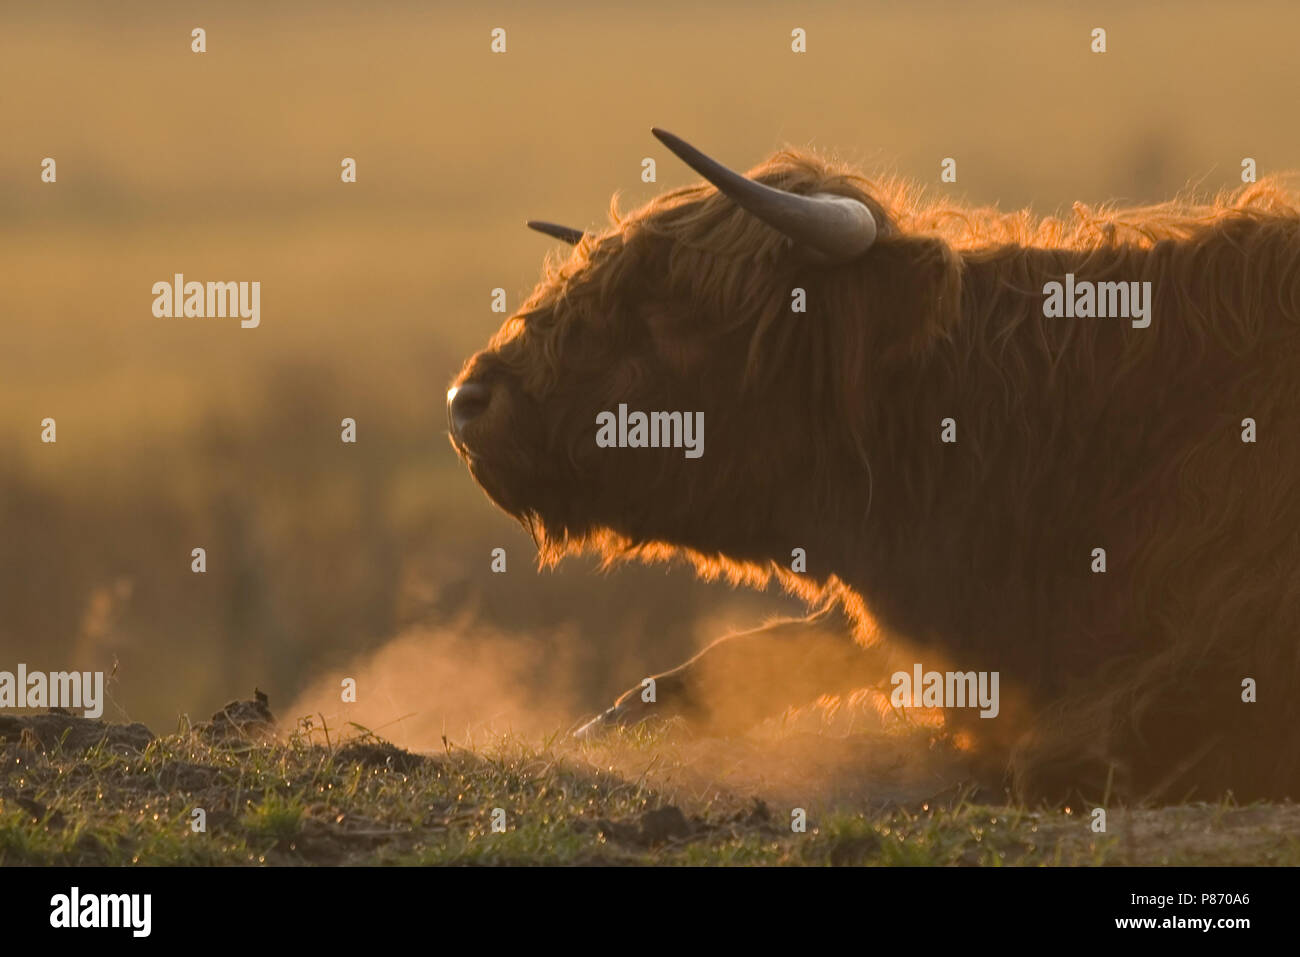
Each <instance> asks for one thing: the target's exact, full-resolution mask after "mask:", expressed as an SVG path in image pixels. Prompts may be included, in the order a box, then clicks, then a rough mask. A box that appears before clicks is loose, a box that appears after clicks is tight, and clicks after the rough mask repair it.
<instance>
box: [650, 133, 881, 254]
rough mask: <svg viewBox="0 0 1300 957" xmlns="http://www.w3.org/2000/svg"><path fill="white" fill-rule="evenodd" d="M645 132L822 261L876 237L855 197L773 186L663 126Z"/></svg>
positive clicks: (857, 248) (870, 220)
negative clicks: (804, 192) (806, 193)
mask: <svg viewBox="0 0 1300 957" xmlns="http://www.w3.org/2000/svg"><path fill="white" fill-rule="evenodd" d="M650 132H651V133H653V134H654V135H655V137H656V138H657V139H658V140H659V142H661V143H663V144H664V146H666V147H668V148H669V149H670V150H672V151H673V152H674V153H675V154H676V155H677V156H678V157H679V158H680V159H681V160H682V162H684V163H685V164H686V165H687V166H689V167H690V168H691V169H693V170H695V172H697V173H699V174H700V175H701V176H703V177H704V178H705V179H706V180H708V181H709V182H710V183H712V184H713V185H714V186H716V187H717V188H718V190H719V192H721V193H723V194H724V195H726V196H728V197H730V199H731V200H732V201H733V202H735V204H736V205H737V206H739V207H740V208H741V209H744V210H746V211H747V212H750V213H752V214H753V215H754V216H756V217H758V218H759V219H761V220H762V221H763V222H765V223H767V224H768V225H769V226H771V227H772V228H773V229H776V230H778V231H780V232H782V233H784V234H785V235H786V236H788V237H789V238H790V239H792V240H794V241H795V242H796V243H798V244H799V245H801V246H805V247H808V248H811V249H813V250H815V251H816V252H817V253H820V254H821V256H822V257H824V258H825V260H826V261H828V262H831V263H842V262H846V261H848V260H850V259H854V258H856V257H857V256H861V255H862V254H863V253H864V252H866V251H867V250H868V249H870V248H871V244H872V243H873V242H875V241H876V219H875V217H874V216H872V215H871V210H869V209H868V208H867V207H866V206H865V205H864V204H863V203H860V202H859V201H858V200H856V199H850V198H849V197H847V196H834V195H832V194H830V193H817V194H816V195H813V196H800V195H798V194H796V193H787V192H785V191H784V190H780V189H773V188H772V187H771V186H765V185H764V184H762V183H757V182H755V181H754V180H752V179H748V178H747V177H744V176H741V175H740V174H739V173H736V172H734V171H732V170H729V169H727V167H725V166H723V165H722V164H721V163H719V162H718V161H717V160H714V159H711V158H709V157H708V156H705V155H704V154H703V153H701V152H700V151H699V150H697V149H696V148H695V147H694V146H692V145H691V144H690V143H687V142H686V141H685V140H683V139H681V138H680V137H677V136H674V135H673V134H672V133H669V132H668V131H666V130H661V129H652V130H651V131H650Z"/></svg>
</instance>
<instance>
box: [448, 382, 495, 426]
mask: <svg viewBox="0 0 1300 957" xmlns="http://www.w3.org/2000/svg"><path fill="white" fill-rule="evenodd" d="M491 399H492V390H491V389H489V388H488V387H487V386H485V385H483V383H481V382H464V383H461V384H460V385H455V386H452V387H451V388H450V389H448V390H447V422H448V424H450V425H451V434H452V435H454V436H456V437H457V438H459V437H460V434H461V431H462V430H463V429H464V428H465V426H466V425H468V424H469V423H470V422H471V421H472V420H473V419H474V418H475V417H477V416H479V415H481V414H482V412H483V410H484V409H486V408H487V407H488V403H489V402H490V401H491Z"/></svg>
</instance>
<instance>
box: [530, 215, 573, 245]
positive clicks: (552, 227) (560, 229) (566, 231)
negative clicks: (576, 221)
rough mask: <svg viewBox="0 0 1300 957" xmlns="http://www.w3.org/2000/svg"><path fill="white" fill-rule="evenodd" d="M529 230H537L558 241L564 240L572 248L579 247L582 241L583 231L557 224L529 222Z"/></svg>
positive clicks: (537, 221) (539, 221)
mask: <svg viewBox="0 0 1300 957" xmlns="http://www.w3.org/2000/svg"><path fill="white" fill-rule="evenodd" d="M528 228H529V229H535V230H537V231H538V232H539V233H545V234H546V235H547V236H553V237H554V238H556V239H560V240H563V241H564V242H566V243H568V244H569V245H570V246H576V245H578V242H579V241H580V240H581V239H582V230H581V229H570V228H569V227H568V226H557V225H556V224H555V223H544V222H542V221H541V220H539V219H530V220H528Z"/></svg>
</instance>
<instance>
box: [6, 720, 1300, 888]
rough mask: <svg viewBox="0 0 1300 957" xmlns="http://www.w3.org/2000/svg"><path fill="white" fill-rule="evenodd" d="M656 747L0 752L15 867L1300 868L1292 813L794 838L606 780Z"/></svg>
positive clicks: (306, 731) (936, 823) (968, 809)
mask: <svg viewBox="0 0 1300 957" xmlns="http://www.w3.org/2000/svg"><path fill="white" fill-rule="evenodd" d="M654 734H655V733H654V732H646V731H638V732H635V733H632V734H629V735H625V736H624V737H625V738H626V739H627V740H615V741H613V742H612V743H611V744H610V745H609V746H607V747H602V749H600V750H595V751H593V750H592V749H585V750H576V749H574V748H572V747H571V746H569V745H567V744H564V743H562V742H561V741H560V740H558V739H557V740H552V741H549V742H545V741H544V742H541V743H540V744H538V745H530V744H527V743H525V742H522V741H520V740H518V739H511V738H502V739H499V740H498V741H496V742H495V743H494V744H492V745H491V746H488V747H485V748H482V749H479V750H468V749H464V748H460V747H457V746H455V745H452V744H451V743H450V742H447V743H446V744H445V747H444V749H443V750H442V752H441V753H435V754H415V753H412V752H409V751H404V750H402V749H400V748H396V747H394V746H393V745H391V744H389V743H387V742H385V741H383V740H381V739H379V738H378V737H376V736H374V735H372V734H369V733H363V734H361V735H360V736H356V737H353V738H352V739H350V740H349V741H347V742H346V743H344V744H342V745H341V746H340V745H339V744H338V743H337V733H335V734H334V738H335V741H334V742H332V744H331V745H328V746H327V745H326V744H324V743H323V742H322V741H321V740H320V738H321V737H323V735H321V734H320V729H319V728H308V727H300V728H299V730H298V731H296V732H295V733H293V734H290V735H287V736H283V735H282V736H278V737H265V738H261V739H259V738H257V737H248V736H244V735H237V736H234V737H228V738H226V739H225V740H222V739H220V738H216V737H214V736H212V735H211V734H208V733H206V731H205V729H204V728H203V727H202V726H200V727H199V728H189V727H186V726H182V727H181V728H180V729H178V731H177V732H176V733H174V734H170V735H166V736H163V737H157V738H154V739H153V740H152V741H150V742H149V743H148V744H147V745H146V746H144V747H143V749H142V750H137V749H134V748H132V747H130V746H128V745H125V744H123V743H121V741H120V740H117V739H116V738H115V736H114V734H113V732H112V731H111V730H110V731H109V734H108V736H107V737H106V738H104V739H103V740H101V741H100V742H99V743H98V744H96V745H94V746H92V747H90V748H88V749H84V750H82V749H78V748H73V747H67V746H65V745H66V738H67V735H66V734H65V735H64V736H63V738H64V739H65V740H61V741H55V742H53V743H52V746H46V745H42V743H41V741H40V740H38V739H37V738H36V736H35V735H32V734H29V733H26V732H24V733H22V734H20V735H18V736H17V738H16V739H15V738H13V737H12V736H10V737H8V738H6V739H4V740H0V761H3V771H0V866H10V865H49V864H71V865H129V864H144V865H309V864H315V865H347V864H392V865H502V864H504V865H519V864H526V865H539V864H540V865H573V864H610V865H647V864H653V865H693V866H700V865H793V866H807V865H832V866H882V867H894V866H935V865H939V866H946V865H980V866H1002V865H1033V866H1037V865H1109V864H1128V863H1142V864H1166V863H1167V864H1275V865H1296V864H1300V841H1297V839H1296V838H1295V837H1289V838H1288V837H1284V836H1283V835H1285V834H1287V833H1288V832H1290V833H1291V834H1295V833H1296V832H1297V827H1296V824H1297V823H1300V808H1297V807H1296V806H1294V805H1264V804H1260V805H1252V806H1249V807H1236V806H1233V805H1231V804H1230V803H1228V804H1221V805H1188V806H1183V807H1178V808H1169V809H1135V810H1124V809H1112V810H1111V811H1110V827H1109V831H1108V833H1106V834H1094V833H1092V831H1091V829H1090V827H1089V822H1088V816H1087V815H1084V814H1080V813H1079V812H1078V811H1077V810H1073V809H1069V810H1067V809H1039V810H1032V809H1029V808H1025V807H995V806H989V805H988V804H985V803H980V802H975V801H971V800H968V799H967V797H966V796H965V795H964V794H962V793H960V792H959V793H957V794H956V795H955V796H953V797H951V798H950V799H948V800H944V801H932V802H931V801H926V802H921V803H919V804H915V805H912V806H907V805H897V804H895V805H894V806H890V807H884V808H879V807H878V808H874V809H869V810H868V809H863V807H861V806H860V807H858V808H853V807H850V806H843V805H842V806H839V807H835V808H828V809H826V810H824V811H817V810H813V811H810V812H809V815H808V821H807V828H806V831H804V832H802V833H796V832H795V831H793V830H792V828H791V826H790V820H791V818H790V811H791V809H790V808H787V807H785V806H782V805H779V804H777V803H775V802H774V803H772V804H769V803H768V802H766V801H764V800H763V799H761V798H754V797H753V796H752V795H749V796H742V795H739V794H727V793H721V792H719V793H713V794H711V796H710V797H709V798H708V799H707V800H705V801H699V800H692V799H691V798H690V796H689V795H688V794H687V789H678V790H677V791H673V790H672V789H661V788H658V787H655V786H651V785H650V784H648V783H646V782H645V781H644V780H642V781H638V780H636V779H635V778H633V777H632V776H630V775H623V774H620V773H616V772H614V771H611V770H609V768H608V767H598V766H597V764H596V762H597V761H607V760H608V759H609V756H610V755H611V754H612V753H614V752H613V750H611V749H625V752H624V753H628V752H629V751H630V752H631V753H637V754H641V755H644V753H645V751H646V748H647V742H648V741H653V738H654ZM661 753H668V754H671V753H672V749H671V748H668V749H667V750H666V752H661ZM670 760H675V759H671V758H670ZM642 777H644V775H643V776H642ZM196 809H201V810H202V812H203V817H204V819H205V820H204V824H205V827H204V828H203V829H198V828H197V826H196V820H197V818H196V814H195V811H196ZM494 819H495V821H497V822H498V823H497V824H495V826H494Z"/></svg>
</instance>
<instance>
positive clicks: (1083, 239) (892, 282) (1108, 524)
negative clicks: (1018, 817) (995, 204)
mask: <svg viewBox="0 0 1300 957" xmlns="http://www.w3.org/2000/svg"><path fill="white" fill-rule="evenodd" d="M750 175H751V176H753V177H755V178H757V179H759V180H761V181H763V182H765V183H768V184H771V185H774V186H778V187H780V188H783V189H787V190H791V191H794V192H798V193H814V192H833V193H839V194H842V195H845V196H852V197H855V198H858V199H860V200H862V201H863V202H865V203H866V204H867V205H868V206H869V207H871V209H872V211H873V212H874V213H876V216H877V220H878V221H879V222H881V223H883V224H884V228H883V235H882V237H881V238H880V239H879V240H878V242H877V243H876V245H875V246H874V247H873V248H872V249H871V250H870V251H869V252H868V253H867V254H866V255H865V256H863V257H861V258H860V259H859V260H857V261H854V262H851V263H849V264H846V265H841V266H835V267H819V266H810V265H807V264H806V263H805V262H804V260H803V259H802V258H801V257H800V256H798V255H797V254H796V253H797V251H793V250H791V249H790V248H789V244H788V243H787V241H786V240H785V239H784V238H783V237H782V236H781V235H779V234H778V233H776V232H775V231H774V230H772V229H770V228H769V227H767V226H765V225H763V224H762V223H760V222H758V221H757V220H755V219H754V218H753V217H751V216H749V215H748V214H746V213H744V212H742V211H740V210H739V209H738V208H737V207H736V206H735V205H734V204H733V203H731V202H730V201H729V200H727V199H726V198H725V197H723V196H721V195H720V194H718V193H717V191H716V190H714V189H713V188H712V187H708V186H696V187H691V188H687V189H680V190H676V191H673V192H671V193H668V194H666V195H664V196H662V197H660V198H658V199H656V200H654V201H652V202H651V203H649V204H647V205H646V206H645V207H643V208H641V209H639V210H636V211H634V212H631V213H629V214H626V215H623V214H620V213H619V211H618V209H617V206H616V205H615V206H614V207H613V208H612V219H613V225H612V226H611V228H609V229H607V230H606V231H604V232H602V233H600V234H599V235H595V236H592V235H588V236H587V237H586V238H584V240H583V241H582V243H581V244H580V245H579V246H578V247H577V248H576V249H575V250H574V251H573V253H572V255H571V256H569V257H568V258H567V259H565V260H562V261H552V262H549V263H548V265H547V268H546V273H545V277H544V279H543V281H542V282H541V284H540V285H539V286H538V288H537V289H536V291H535V292H534V294H533V295H532V297H531V298H530V299H529V300H528V302H527V303H526V304H525V305H524V307H523V308H522V309H521V310H520V312H519V313H518V315H516V316H514V317H513V318H511V319H510V320H509V321H508V322H507V323H506V324H505V326H504V327H503V329H502V330H501V332H500V333H499V334H498V335H497V336H496V337H495V339H494V340H493V341H492V343H491V345H490V347H489V348H488V349H487V350H485V351H484V352H482V353H480V354H479V355H477V356H475V357H474V358H472V359H471V360H470V361H469V362H468V363H467V364H466V367H465V369H464V371H463V372H462V375H461V377H460V378H459V380H458V381H459V382H461V383H464V382H470V381H473V382H480V383H485V384H487V385H488V386H489V387H490V388H491V390H492V391H491V398H490V400H489V401H488V402H487V403H486V406H485V408H484V410H483V411H482V413H481V414H479V415H478V416H477V417H475V418H474V420H473V421H472V422H470V423H469V424H468V425H467V426H466V427H465V429H464V431H463V434H461V435H459V436H458V437H457V439H456V443H457V447H458V449H460V451H461V452H462V453H463V454H465V455H466V457H467V458H468V460H469V462H470V466H471V469H472V471H473V473H474V475H475V477H476V478H477V479H478V481H479V482H480V483H481V484H482V485H483V486H484V488H485V489H486V490H487V491H488V493H489V494H490V495H491V496H492V497H493V498H494V499H495V500H496V501H497V502H498V503H499V504H500V505H501V506H502V507H503V508H505V509H506V510H507V511H509V512H511V513H512V514H514V515H516V516H517V517H519V518H520V519H521V520H523V521H524V522H525V523H526V524H528V525H529V527H530V528H531V529H532V530H533V533H534V536H535V538H536V539H537V541H538V544H539V547H540V550H541V553H542V556H543V559H544V560H545V561H555V560H557V559H558V558H560V557H561V556H562V555H564V554H566V553H568V552H573V551H577V550H581V549H584V548H592V549H596V550H598V551H599V552H600V553H601V554H603V555H604V556H605V558H606V559H607V560H610V561H614V560H621V559H626V558H640V559H650V560H659V559H664V558H668V557H670V556H673V555H684V556H686V557H688V558H689V559H690V560H691V561H693V563H694V565H695V567H696V569H697V570H698V571H699V572H700V573H701V574H703V575H705V576H707V577H714V576H717V575H719V574H722V575H725V576H726V577H727V578H729V579H730V580H732V581H733V582H736V583H746V584H750V585H761V584H763V583H765V582H767V581H768V580H769V579H770V578H771V577H772V576H776V577H777V578H779V579H780V581H781V582H782V583H783V584H784V585H785V586H786V587H787V588H789V589H790V590H792V591H795V592H797V593H799V594H800V595H802V596H804V597H805V598H807V599H808V600H809V601H810V602H819V601H820V602H833V603H838V604H839V605H840V606H841V607H843V609H844V610H845V612H846V613H847V615H848V617H849V618H850V619H851V621H852V623H853V630H854V634H855V637H856V639H857V641H858V643H859V644H860V645H861V646H863V647H865V648H870V647H874V646H878V645H880V644H881V643H882V642H887V641H889V640H890V636H900V637H902V638H905V639H907V640H908V642H910V647H912V648H914V649H915V654H916V656H917V657H916V659H915V660H919V661H920V662H922V663H923V664H925V665H926V667H927V668H929V667H931V665H932V662H933V664H934V665H935V666H938V665H940V663H941V661H942V662H946V663H950V664H951V665H952V666H954V667H957V668H960V669H961V670H970V669H974V670H981V671H998V672H1000V673H1001V679H1002V689H1003V711H1002V714H1001V715H1000V716H999V717H998V718H997V719H994V720H980V719H974V720H971V718H970V717H969V716H970V715H972V714H973V712H959V713H955V714H954V718H955V720H953V721H952V722H951V723H952V725H953V726H954V727H959V728H963V729H965V730H966V731H969V732H972V733H974V735H975V736H976V746H977V748H978V753H979V754H980V755H981V756H983V757H984V758H985V759H987V761H988V762H989V766H990V767H996V768H1000V769H1009V770H1010V772H1011V776H1012V780H1013V782H1014V784H1015V785H1016V787H1017V788H1018V790H1019V792H1020V793H1021V794H1022V795H1024V796H1027V797H1029V796H1047V797H1053V798H1059V797H1062V796H1064V795H1065V794H1067V793H1069V792H1072V791H1081V792H1083V793H1084V794H1085V795H1089V796H1092V797H1100V796H1101V795H1102V794H1103V793H1104V792H1106V791H1107V790H1109V791H1110V792H1111V793H1112V794H1114V793H1119V794H1121V795H1124V796H1127V797H1129V798H1132V799H1140V798H1159V799H1181V798H1185V797H1187V796H1188V795H1191V794H1195V795H1197V796H1200V797H1212V796H1217V795H1220V794H1222V793H1224V792H1225V791H1228V790H1231V791H1233V792H1235V794H1236V795H1237V796H1238V797H1243V798H1244V797H1256V796H1274V797H1276V796H1282V795H1287V794H1289V795H1290V796H1292V797H1300V760H1298V759H1300V722H1298V721H1297V717H1298V716H1300V707H1298V706H1297V698H1296V693H1297V690H1298V689H1300V680H1298V679H1300V198H1297V195H1296V193H1295V192H1293V191H1291V190H1290V189H1288V188H1287V187H1286V186H1285V185H1284V184H1283V183H1281V182H1278V181H1274V182H1268V183H1261V184H1258V185H1252V186H1249V187H1246V188H1244V189H1242V190H1241V191H1239V192H1238V193H1236V194H1234V195H1225V196H1221V197H1219V198H1218V199H1216V200H1215V201H1213V202H1212V203H1210V204H1208V205H1196V204H1193V203H1191V202H1172V203H1168V204H1165V205H1160V206H1153V207H1146V208H1140V209H1099V210H1091V209H1088V208H1086V207H1083V206H1079V205H1076V207H1075V209H1074V213H1073V215H1072V216H1069V217H1066V218H1064V219H1059V218H1047V219H1038V218H1035V217H1033V216H1031V215H1030V214H1028V213H1018V214H1010V215H1008V214H1002V213H999V212H996V211H994V210H990V209H970V208H965V207H960V206H956V205H952V204H949V203H945V202H931V201H927V200H926V199H924V198H923V197H921V196H920V195H919V194H917V193H916V192H915V191H914V190H912V189H910V188H908V187H906V186H905V185H902V184H898V183H887V184H883V185H882V184H875V185H873V184H871V183H869V182H868V181H866V180H864V179H863V178H861V177H860V176H858V175H856V174H854V173H853V172H851V171H850V170H847V169H844V168H841V167H839V166H836V165H834V164H831V163H828V162H826V161H824V160H822V159H820V158H817V157H814V156H810V155H808V154H804V153H800V152H793V151H786V152H782V153H778V154H777V155H776V156H774V157H773V158H772V159H771V160H770V161H768V162H767V163H765V164H763V165H762V166H760V167H758V168H757V169H756V170H754V171H752V172H751V174H750ZM1067 272H1073V273H1074V274H1075V276H1076V277H1077V278H1078V279H1079V280H1091V281H1098V282H1100V281H1124V282H1129V281H1147V280H1149V281H1150V282H1152V284H1153V300H1154V304H1153V312H1152V317H1153V318H1152V322H1151V325H1150V327H1149V328H1146V329H1137V328H1133V327H1132V326H1131V325H1130V323H1129V322H1128V321H1127V320H1122V319H1045V318H1044V317H1043V299H1044V296H1043V285H1044V283H1045V282H1047V281H1051V280H1056V281H1060V280H1061V279H1062V278H1063V276H1064V275H1065V273H1067ZM796 286H799V287H803V288H804V289H806V290H807V301H808V312H807V314H805V315H800V314H792V313H791V310H790V293H791V290H792V288H794V287H796ZM620 402H625V403H627V404H628V407H629V408H631V409H645V410H651V409H653V410H674V409H676V410H686V409H689V410H702V411H703V412H704V417H705V425H706V432H705V438H706V445H705V449H706V451H705V454H704V456H703V458H701V459H698V460H689V459H686V458H684V457H683V456H682V455H681V452H680V451H679V450H678V451H674V450H664V449H598V448H597V447H596V445H595V441H594V436H595V424H594V423H595V416H596V413H597V412H598V411H600V410H604V409H615V408H617V406H618V403H620ZM946 417H951V418H953V419H955V420H956V422H957V430H958V431H957V439H958V440H957V442H956V443H955V444H944V443H941V442H940V440H939V436H940V422H941V420H942V419H944V418H946ZM1246 417H1251V418H1253V419H1255V420H1256V422H1257V423H1258V429H1259V440H1258V442H1257V443H1255V444H1247V443H1243V442H1242V439H1241V432H1242V420H1243V419H1244V418H1246ZM796 547H800V548H804V549H806V550H807V554H808V573H807V574H805V575H800V574H794V573H792V572H790V571H788V570H787V569H788V568H789V563H790V556H791V550H792V549H793V548H796ZM1098 547H1100V548H1105V549H1106V553H1107V571H1106V572H1105V573H1104V574H1094V573H1093V572H1092V571H1091V570H1090V564H1091V561H1092V556H1091V552H1092V549H1094V548H1098ZM818 621H819V622H823V621H825V616H823V617H822V618H821V619H818ZM729 647H739V645H732V646H729ZM754 647H757V645H755V646H754ZM714 660H717V661H721V660H723V656H722V655H720V654H719V655H715V656H714ZM701 670H702V669H699V668H696V669H695V671H696V672H700V671H701ZM714 670H715V671H717V670H718V669H714ZM879 677H880V678H881V679H883V678H885V677H886V676H884V675H881V676H879ZM1248 677H1249V678H1254V679H1255V680H1256V681H1257V682H1258V686H1259V692H1258V694H1259V701H1258V703H1254V704H1249V703H1243V702H1242V681H1243V679H1245V678H1248ZM783 703H784V702H773V704H783ZM693 707H694V711H695V713H697V714H698V713H701V712H705V711H707V710H708V709H707V705H701V703H700V702H698V701H696V702H693Z"/></svg>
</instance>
